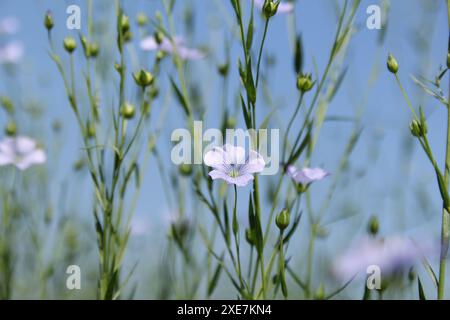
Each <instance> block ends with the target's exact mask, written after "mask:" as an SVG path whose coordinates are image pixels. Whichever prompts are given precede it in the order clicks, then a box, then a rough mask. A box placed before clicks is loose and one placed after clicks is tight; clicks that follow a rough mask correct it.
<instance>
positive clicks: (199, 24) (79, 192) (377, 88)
mask: <svg viewBox="0 0 450 320" xmlns="http://www.w3.org/2000/svg"><path fill="white" fill-rule="evenodd" d="M242 2H243V4H245V6H246V9H248V4H249V3H250V1H242ZM337 2H340V3H342V2H341V1H329V0H318V1H312V0H309V1H308V0H298V1H297V6H296V12H295V16H296V19H297V24H298V29H299V30H298V31H301V33H302V37H303V43H304V53H305V64H304V69H305V70H306V71H310V72H313V71H314V64H313V63H314V61H315V62H316V63H317V66H318V70H319V73H320V74H322V72H323V69H324V67H325V63H326V60H327V58H328V53H329V51H330V47H331V44H332V41H333V37H334V32H335V28H336V20H337V18H336V12H335V9H334V4H335V3H337ZM94 3H96V1H94ZM112 3H113V1H111V6H112ZM188 3H189V4H192V6H193V8H194V10H195V13H194V17H195V34H194V35H189V34H186V33H185V30H183V26H182V19H181V17H182V12H183V10H184V8H185V6H186V4H188ZM70 4H78V5H80V7H81V9H82V19H83V23H82V32H85V31H86V23H85V21H86V20H85V19H86V14H85V13H86V5H85V1H75V0H73V1H55V0H36V1H29V0H17V1H5V0H2V1H1V2H0V18H2V17H6V16H11V15H13V16H16V17H18V18H19V19H20V22H21V28H20V32H19V33H18V34H17V35H16V36H14V37H16V38H18V39H20V40H22V41H23V42H24V44H25V48H26V49H25V50H26V54H25V58H24V61H23V64H22V65H21V66H20V67H19V75H18V77H17V79H16V80H14V81H11V80H10V79H11V78H8V77H7V76H6V75H5V73H4V72H3V73H0V93H2V94H3V93H7V94H10V95H11V96H12V97H13V98H14V99H17V100H19V101H20V100H24V99H30V98H31V99H32V100H35V101H38V102H39V103H40V104H41V105H42V106H43V110H44V114H43V117H42V121H43V122H42V125H41V126H38V127H36V126H35V125H34V124H31V123H28V122H25V123H22V124H19V126H20V131H22V132H24V133H28V134H35V135H37V136H39V137H40V138H41V139H42V141H43V142H44V144H45V145H49V144H52V143H56V142H54V141H53V142H52V141H50V138H49V137H50V132H51V130H50V126H51V123H52V122H53V121H54V120H59V121H61V122H62V124H63V132H62V137H61V138H60V140H59V143H60V145H61V153H60V156H58V157H57V158H52V157H50V159H49V172H50V174H51V188H52V190H53V192H54V195H58V194H59V193H58V192H59V190H60V188H61V187H60V186H61V181H66V180H67V181H68V182H69V185H72V187H69V190H70V197H69V200H68V201H69V204H68V205H69V206H73V207H74V208H76V207H78V208H79V207H81V211H86V216H89V214H90V211H89V208H90V205H89V201H88V199H89V198H90V197H91V193H90V192H86V189H85V188H84V187H85V186H88V185H89V182H90V181H89V179H88V177H87V175H85V176H84V177H80V176H79V175H78V176H77V175H74V174H73V172H72V171H71V168H72V164H73V162H74V161H75V160H76V159H77V158H78V157H79V155H80V152H81V151H80V150H79V148H80V146H81V141H80V138H79V133H78V131H77V127H76V122H75V117H74V115H73V113H72V111H71V110H70V107H69V104H68V102H67V99H66V96H65V92H64V89H63V86H62V81H60V77H59V74H58V73H57V69H56V67H55V65H54V63H53V62H52V61H51V60H50V58H49V56H48V53H47V50H48V43H47V35H46V30H45V29H44V28H43V25H42V19H43V15H44V13H45V12H46V10H47V9H51V11H52V12H53V15H54V18H55V23H56V26H55V30H54V38H55V40H56V41H57V42H56V43H57V44H58V46H59V48H58V50H60V54H61V56H63V57H65V54H64V53H63V51H62V49H61V45H60V43H61V41H62V39H63V37H64V36H65V35H68V34H72V35H74V36H76V35H77V34H76V33H75V32H73V31H69V30H67V29H66V28H65V19H66V17H67V15H66V13H65V9H66V7H67V6H68V5H70ZM370 4H378V1H375V0H363V1H362V4H361V6H360V9H359V11H358V14H357V17H356V25H357V26H358V27H359V30H358V31H357V33H356V34H355V36H354V38H353V39H352V43H351V45H350V47H349V52H348V57H347V59H346V60H345V61H344V65H345V66H347V67H348V73H347V77H346V81H345V82H344V84H343V86H342V87H341V89H340V91H339V93H338V94H337V96H336V97H335V99H334V100H333V102H332V104H331V106H330V109H329V113H328V114H329V115H345V116H354V112H355V110H356V109H357V108H358V107H360V106H361V105H364V113H363V118H362V126H363V133H362V136H361V138H360V140H359V142H358V145H357V147H356V149H355V151H354V153H353V154H352V157H351V160H350V171H349V174H348V175H346V176H345V178H344V180H343V182H342V183H341V184H339V187H338V191H337V192H336V198H335V200H334V201H333V202H332V206H331V208H330V210H329V214H330V220H333V216H334V215H336V216H338V215H339V214H336V212H338V213H342V212H343V213H347V212H348V213H352V212H354V213H356V214H357V215H356V216H354V217H353V218H351V219H346V220H344V221H340V222H337V223H334V224H330V225H329V228H330V231H331V233H330V236H329V241H328V240H326V241H323V242H321V243H320V244H319V248H323V249H324V250H333V251H334V252H340V251H341V250H342V249H343V248H344V247H346V246H347V245H348V243H349V241H351V238H350V239H349V238H348V235H349V234H352V235H356V234H358V233H359V232H360V231H364V228H365V223H366V222H367V220H368V217H369V216H370V215H371V214H377V215H378V216H379V218H380V221H381V226H382V233H383V234H393V233H407V234H413V235H414V236H416V237H419V238H421V237H424V238H426V237H431V238H433V237H437V236H438V235H439V224H440V223H439V222H440V209H439V208H440V206H441V204H440V197H439V193H438V189H437V184H436V181H435V176H434V173H433V170H432V167H431V166H430V164H429V163H428V162H427V160H426V158H425V155H424V154H423V152H422V151H421V150H420V149H419V148H418V146H417V145H416V144H415V143H414V141H413V139H412V138H411V137H410V135H409V130H408V124H409V120H410V118H411V117H410V114H409V110H408V108H407V105H406V103H405V101H404V100H403V98H402V96H401V93H400V91H399V89H398V87H397V86H396V84H395V81H394V78H393V77H392V75H391V74H390V73H388V72H387V71H386V69H385V60H386V57H387V55H388V53H389V52H392V53H393V54H394V55H395V56H396V58H397V59H398V61H399V64H400V77H401V79H402V82H403V84H404V86H405V88H406V90H407V92H408V93H409V94H410V97H411V99H412V101H413V103H414V104H415V105H417V104H418V103H421V104H423V106H424V107H425V110H426V114H427V116H428V121H429V124H428V127H429V131H430V140H431V145H432V148H433V151H434V152H435V155H436V158H437V159H439V161H440V164H442V162H441V159H443V158H444V152H445V151H444V150H445V144H444V143H445V141H444V137H445V116H446V113H445V109H444V108H443V107H442V105H440V104H439V103H438V102H437V101H435V100H433V99H432V98H429V97H424V96H423V95H421V94H420V91H419V90H417V86H416V85H415V84H414V83H413V82H412V80H411V78H410V77H409V76H410V75H411V74H414V75H418V74H422V75H424V76H427V77H429V78H433V77H434V76H435V75H436V74H437V72H438V70H439V67H440V65H443V64H444V63H445V57H446V52H447V36H448V30H447V29H448V28H447V17H446V10H445V6H444V1H420V0H413V1H411V0H396V1H392V3H391V11H390V13H389V17H388V19H389V23H388V30H387V35H386V39H385V42H384V43H383V44H382V45H380V44H379V43H378V41H377V39H378V37H379V32H380V31H377V30H368V29H367V28H366V27H365V20H366V18H367V14H366V13H365V8H367V6H369V5H370ZM124 7H125V11H126V12H127V13H128V14H129V16H130V17H133V18H134V16H135V14H136V13H137V12H138V11H144V12H145V13H146V14H147V15H149V16H152V15H153V14H154V12H155V11H156V10H161V11H163V9H162V6H161V4H160V1H156V0H146V1H145V0H136V1H124ZM246 12H248V11H246ZM94 16H95V17H96V18H101V19H104V20H108V19H110V21H111V24H112V25H113V24H114V23H115V20H114V12H113V10H109V11H108V10H104V9H98V8H97V9H96V10H95V11H94ZM176 17H178V18H177V19H176V28H177V31H178V32H179V33H181V34H183V35H184V36H186V37H188V39H189V44H190V46H200V47H208V48H209V54H208V56H207V58H206V59H205V60H203V61H200V62H191V63H190V65H189V68H190V70H195V71H193V72H192V73H191V78H192V79H193V80H195V81H200V82H201V83H202V86H204V87H203V89H205V90H204V92H205V95H204V96H203V101H204V104H205V106H206V107H207V108H208V116H207V121H208V123H207V127H215V126H218V124H219V119H220V114H219V112H217V111H215V110H220V103H221V96H220V94H221V86H220V85H221V83H220V79H219V77H218V76H217V73H216V65H217V64H218V63H221V62H223V61H224V49H223V44H224V35H226V38H227V39H230V30H229V23H233V24H234V15H233V13H232V11H231V6H230V4H229V1H228V0H192V1H177V5H176ZM288 19H289V18H288V17H287V16H284V15H280V16H277V17H275V18H274V19H273V20H272V21H271V23H270V27H269V33H268V36H267V42H266V52H267V53H269V54H270V55H274V57H275V59H276V67H274V68H272V69H271V70H272V72H271V73H270V74H264V76H266V77H268V78H269V84H270V90H271V94H272V98H273V99H274V103H275V105H276V108H277V110H278V111H277V113H276V114H275V121H274V122H273V123H272V127H274V128H276V127H277V126H278V125H279V124H280V123H281V124H282V127H283V128H284V127H285V124H286V123H287V121H288V119H289V117H290V115H291V114H292V112H293V109H294V107H295V103H296V100H297V94H298V93H297V91H296V89H295V74H294V72H293V68H292V58H291V57H292V53H291V52H292V51H291V50H292V47H291V44H290V42H289V33H288V31H287V24H288ZM257 22H258V24H257V26H256V33H255V44H259V42H260V39H261V36H262V24H261V23H262V19H260V18H259V17H258V19H257ZM149 31H150V30H149ZM2 41H3V43H4V42H5V41H6V40H4V39H3V40H2ZM114 41H115V40H114V38H111V42H112V43H113V42H114ZM422 44H424V45H426V46H428V47H429V50H428V51H424V50H423V49H420V46H419V45H422ZM255 47H256V45H255ZM240 56H241V48H240V47H239V45H238V42H237V41H236V39H233V42H232V50H231V64H232V65H231V68H232V69H231V70H232V71H231V79H232V80H231V83H230V91H229V95H228V101H229V106H230V108H235V106H234V105H233V102H234V95H235V94H236V89H237V88H238V86H239V78H238V72H237V67H236V63H237V58H238V57H240ZM79 57H80V58H81V55H80V56H79ZM79 60H80V61H81V59H79ZM149 61H150V60H149ZM65 62H66V63H67V61H65ZM374 64H375V65H376V66H378V67H379V68H378V76H377V79H376V81H375V83H374V84H373V87H371V88H370V89H367V87H368V79H369V75H370V73H371V70H372V68H373V66H374ZM170 72H172V74H173V70H171V71H170ZM166 74H167V72H166V73H163V74H162V76H163V77H166ZM447 82H448V79H447V78H446V77H444V80H443V87H444V88H446V87H447V85H446V83H447ZM162 83H164V84H162V88H161V91H162V94H161V95H162V97H164V96H165V95H166V94H167V89H168V88H167V79H164V80H163V81H162ZM80 86H81V84H80ZM368 90H369V91H368ZM308 98H310V97H307V101H308V102H309V99H308ZM259 99H260V100H259V101H263V99H262V98H259ZM162 100H163V99H162V98H160V100H159V101H160V102H161V101H162ZM157 108H158V105H155V109H157ZM169 108H170V109H169V116H168V118H167V121H168V122H167V124H166V125H165V127H164V128H165V129H164V133H163V135H162V136H161V138H160V140H159V142H158V145H159V146H160V148H161V150H162V153H163V154H165V160H166V161H167V166H169V165H170V163H169V161H170V160H169V150H170V132H171V131H172V129H174V128H178V127H180V126H183V123H184V122H183V118H182V113H181V111H180V109H179V106H178V105H177V104H176V101H175V100H174V99H172V100H171V102H170V106H169ZM155 112H156V114H157V113H158V112H157V111H155ZM267 112H269V108H268V107H267V106H262V107H261V115H258V117H259V119H263V117H264V115H265V114H267ZM1 117H3V114H2V115H1ZM239 117H240V118H241V114H240V113H239ZM240 118H239V119H240ZM0 124H1V125H3V119H2V118H0ZM239 124H240V126H241V127H244V125H243V121H242V119H240V120H239ZM352 129H353V127H352V125H351V124H350V123H343V122H339V123H331V122H329V123H326V125H325V127H324V129H323V132H322V133H321V136H320V139H319V142H318V145H317V147H316V151H315V155H314V156H313V161H312V164H313V165H317V166H322V167H324V168H326V169H327V170H328V171H330V172H333V170H335V169H336V167H337V166H338V161H339V159H340V155H341V154H342V152H343V148H344V147H345V144H346V142H347V140H348V136H349V134H350V133H351V131H352ZM330 183H331V182H330V181H325V182H323V183H321V184H317V185H316V186H313V191H314V192H316V193H315V194H317V196H315V197H314V203H313V205H314V207H316V208H318V207H319V206H320V203H321V201H322V200H323V198H324V196H325V194H326V191H327V190H328V188H329V186H330ZM141 193H142V196H141V201H140V202H139V205H138V209H137V212H136V214H137V216H138V217H140V218H142V219H144V220H146V221H148V222H149V223H150V224H151V228H150V230H152V231H153V232H151V234H150V235H149V237H150V238H151V239H153V240H154V241H161V240H164V237H163V236H164V232H165V231H164V228H160V226H161V224H162V223H165V222H164V221H166V220H165V219H166V218H164V217H163V216H164V214H165V213H166V212H167V210H168V209H167V204H166V203H165V201H164V199H165V198H164V195H163V192H162V189H161V187H160V180H159V174H158V170H157V168H156V166H155V165H154V161H153V160H151V163H150V167H149V169H148V170H147V172H146V176H145V182H144V186H143V189H142V191H141ZM80 199H82V201H80ZM242 199H245V197H242ZM265 207H266V209H265V210H266V211H267V210H268V208H269V207H268V205H267V204H266V206H265ZM304 228H307V226H306V224H305V227H304ZM301 230H302V229H301ZM304 230H306V229H304ZM334 240H343V241H334ZM153 243H154V242H153ZM145 244H147V245H145ZM144 245H145V246H144ZM131 246H132V247H133V246H137V247H139V248H141V246H144V247H145V250H146V251H145V252H147V251H148V253H149V255H150V256H151V254H156V253H155V252H156V251H155V250H158V248H157V247H155V246H149V245H148V242H145V241H142V242H141V241H140V240H139V239H138V240H136V242H133V243H132V245H131ZM300 247H302V244H300ZM334 254H335V253H332V255H334Z"/></svg>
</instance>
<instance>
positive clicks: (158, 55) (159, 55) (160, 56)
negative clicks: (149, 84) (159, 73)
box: [156, 51, 167, 61]
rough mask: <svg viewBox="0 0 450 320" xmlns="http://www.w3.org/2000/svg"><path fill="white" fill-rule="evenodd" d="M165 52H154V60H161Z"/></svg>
mask: <svg viewBox="0 0 450 320" xmlns="http://www.w3.org/2000/svg"><path fill="white" fill-rule="evenodd" d="M166 55H167V54H166V53H165V52H164V51H158V52H157V53H156V60H158V61H161V60H162V59H164V57H165V56H166Z"/></svg>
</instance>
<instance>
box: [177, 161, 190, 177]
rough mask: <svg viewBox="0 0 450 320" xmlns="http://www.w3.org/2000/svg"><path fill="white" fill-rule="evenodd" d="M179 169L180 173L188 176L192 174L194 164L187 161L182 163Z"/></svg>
mask: <svg viewBox="0 0 450 320" xmlns="http://www.w3.org/2000/svg"><path fill="white" fill-rule="evenodd" d="M178 170H179V171H180V174H181V175H182V176H185V177H188V176H190V175H191V174H192V166H191V165H190V164H187V163H182V164H181V165H180V166H179V167H178Z"/></svg>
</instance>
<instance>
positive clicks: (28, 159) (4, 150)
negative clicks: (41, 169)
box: [0, 137, 47, 170]
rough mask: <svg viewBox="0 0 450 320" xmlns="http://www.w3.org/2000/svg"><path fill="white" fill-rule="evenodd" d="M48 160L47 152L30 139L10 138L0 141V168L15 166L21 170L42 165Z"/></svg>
mask: <svg viewBox="0 0 450 320" xmlns="http://www.w3.org/2000/svg"><path fill="white" fill-rule="evenodd" d="M46 160H47V157H46V155H45V152H44V151H43V150H41V149H39V148H38V147H37V146H36V142H35V141H34V140H33V139H31V138H28V137H14V138H11V137H8V138H5V139H3V140H2V141H0V166H7V165H13V166H15V167H17V168H18V169H20V170H26V169H28V168H29V167H31V166H33V165H36V164H42V163H44V162H45V161H46Z"/></svg>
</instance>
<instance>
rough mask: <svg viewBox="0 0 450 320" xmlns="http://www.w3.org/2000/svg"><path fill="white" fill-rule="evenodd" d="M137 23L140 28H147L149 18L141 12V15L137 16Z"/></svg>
mask: <svg viewBox="0 0 450 320" xmlns="http://www.w3.org/2000/svg"><path fill="white" fill-rule="evenodd" d="M136 23H137V24H138V26H140V27H144V26H146V25H147V23H148V17H147V15H146V14H145V13H143V12H139V13H138V14H137V15H136Z"/></svg>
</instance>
